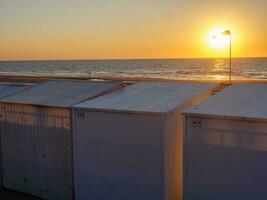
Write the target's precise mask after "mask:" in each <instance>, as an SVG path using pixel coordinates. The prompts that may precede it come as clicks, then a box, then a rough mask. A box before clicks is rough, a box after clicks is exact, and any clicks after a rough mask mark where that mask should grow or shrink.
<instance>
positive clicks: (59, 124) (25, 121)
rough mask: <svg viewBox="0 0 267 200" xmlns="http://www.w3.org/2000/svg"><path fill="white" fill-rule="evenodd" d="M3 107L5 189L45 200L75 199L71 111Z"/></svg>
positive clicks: (48, 108) (38, 107)
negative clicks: (73, 192)
mask: <svg viewBox="0 0 267 200" xmlns="http://www.w3.org/2000/svg"><path fill="white" fill-rule="evenodd" d="M1 107H2V111H3V110H4V112H2V113H3V115H1V151H2V164H3V165H2V166H3V186H4V187H5V188H8V189H11V190H15V191H19V192H22V193H28V194H31V195H34V196H38V197H41V198H44V199H62V200H63V199H64V200H65V199H72V196H73V194H72V190H73V185H72V183H73V180H72V153H71V151H72V146H71V145H72V135H71V128H70V127H71V124H70V111H69V109H62V108H53V107H41V106H31V105H21V104H2V105H1Z"/></svg>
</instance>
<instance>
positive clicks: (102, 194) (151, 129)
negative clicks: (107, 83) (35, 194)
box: [73, 82, 215, 200]
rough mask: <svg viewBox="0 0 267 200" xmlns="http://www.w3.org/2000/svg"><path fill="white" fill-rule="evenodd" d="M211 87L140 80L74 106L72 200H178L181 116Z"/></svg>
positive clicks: (205, 96) (180, 195)
mask: <svg viewBox="0 0 267 200" xmlns="http://www.w3.org/2000/svg"><path fill="white" fill-rule="evenodd" d="M214 87H215V84H209V83H167V82H161V83H158V82H140V83H137V84H134V85H131V86H129V87H126V88H124V89H122V90H118V91H116V92H113V93H109V94H107V95H103V96H101V97H98V98H96V99H93V100H89V101H85V102H82V103H80V104H78V105H76V106H74V109H73V112H74V114H73V117H74V119H73V120H74V122H73V123H74V169H75V194H76V195H75V197H76V200H84V199H98V200H107V199H112V200H113V199H116V200H118V199H121V200H125V199H127V200H178V199H179V200H181V198H182V144H183V136H182V135H183V121H182V115H181V112H182V111H184V110H185V109H186V108H189V107H190V106H192V105H194V104H196V103H198V102H200V101H201V100H203V99H206V98H207V97H208V96H210V94H211V90H212V89H213V88H214Z"/></svg>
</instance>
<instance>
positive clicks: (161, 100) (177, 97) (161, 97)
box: [75, 82, 216, 113]
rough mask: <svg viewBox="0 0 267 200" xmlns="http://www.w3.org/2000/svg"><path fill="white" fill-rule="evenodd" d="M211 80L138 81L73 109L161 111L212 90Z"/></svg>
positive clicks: (166, 110) (170, 108)
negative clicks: (175, 81) (205, 81)
mask: <svg viewBox="0 0 267 200" xmlns="http://www.w3.org/2000/svg"><path fill="white" fill-rule="evenodd" d="M215 86H216V84H212V83H166V82H163V83H161V82H140V83H137V84H134V85H131V86H129V87H126V88H124V89H122V90H118V91H117V92H113V93H109V94H107V95H103V96H101V97H98V98H95V99H93V100H88V101H84V102H82V103H80V104H78V105H76V106H75V107H76V108H86V109H92V110H107V111H124V112H148V113H165V112H168V111H170V110H173V109H174V108H176V107H177V106H180V105H182V104H183V103H185V102H187V101H189V100H191V99H192V98H195V97H197V96H198V95H201V94H203V93H204V92H207V91H209V90H212V89H213V88H214V87H215Z"/></svg>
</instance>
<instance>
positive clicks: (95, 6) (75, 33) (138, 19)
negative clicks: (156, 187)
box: [0, 0, 267, 60]
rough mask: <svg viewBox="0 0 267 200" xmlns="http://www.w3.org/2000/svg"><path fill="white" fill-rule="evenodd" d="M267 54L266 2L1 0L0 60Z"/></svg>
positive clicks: (261, 55)
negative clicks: (226, 39) (221, 44)
mask: <svg viewBox="0 0 267 200" xmlns="http://www.w3.org/2000/svg"><path fill="white" fill-rule="evenodd" d="M218 28H225V29H231V31H232V33H233V56H237V57H248V56H249V57H266V56H267V2H266V0H221V1H217V0H186V1H185V0H184V1H181V0H0V60H22V59H23V60H32V59H33V60H38V59H117V58H118V59H120V58H121V59H128V58H129V59H132V58H192V57H198V58H199V57H224V56H227V55H228V52H227V48H226V49H225V48H222V49H219V48H214V47H213V46H212V45H210V43H209V41H208V40H209V39H208V37H209V35H210V33H211V32H212V31H214V30H216V29H218Z"/></svg>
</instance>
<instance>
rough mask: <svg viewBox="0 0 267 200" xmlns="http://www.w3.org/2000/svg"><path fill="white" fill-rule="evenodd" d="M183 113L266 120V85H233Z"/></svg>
mask: <svg viewBox="0 0 267 200" xmlns="http://www.w3.org/2000/svg"><path fill="white" fill-rule="evenodd" d="M185 113H186V114H187V115H205V116H213V117H214V116H216V117H219V118H237V119H240V118H241V119H252V120H253V119H254V120H255V119H258V120H267V84H234V85H232V86H230V87H228V88H226V89H224V90H222V91H221V92H219V93H217V94H216V95H214V96H212V97H210V98H208V99H207V100H205V101H204V102H202V103H200V104H199V105H196V106H194V107H192V108H191V109H189V110H187V111H186V112H185Z"/></svg>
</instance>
